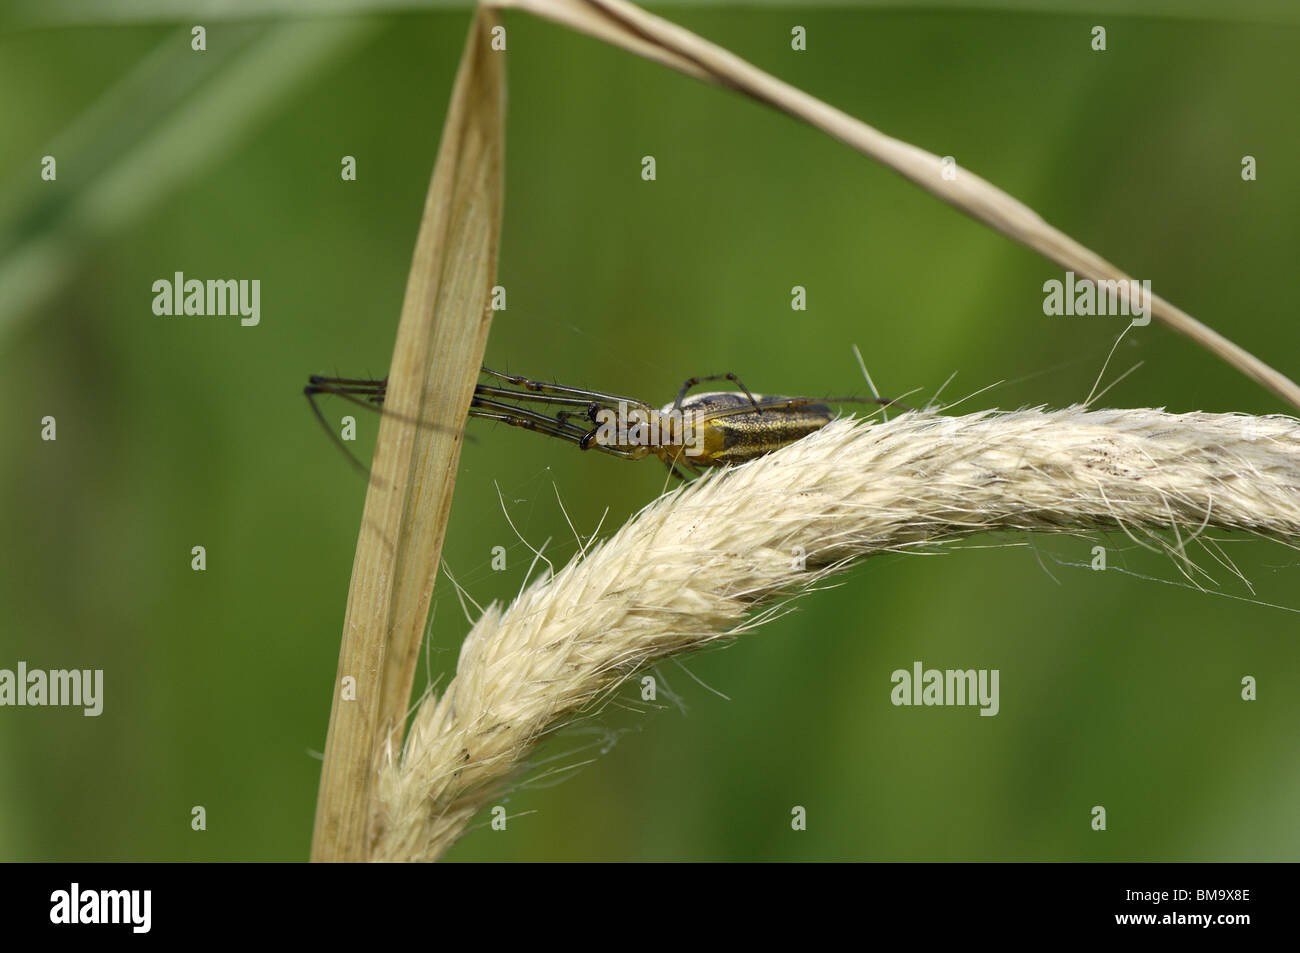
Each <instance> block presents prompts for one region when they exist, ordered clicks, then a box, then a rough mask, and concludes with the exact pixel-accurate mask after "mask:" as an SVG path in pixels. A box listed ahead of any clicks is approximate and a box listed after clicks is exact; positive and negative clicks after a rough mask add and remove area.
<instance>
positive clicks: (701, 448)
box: [303, 367, 911, 479]
mask: <svg viewBox="0 0 1300 953" xmlns="http://www.w3.org/2000/svg"><path fill="white" fill-rule="evenodd" d="M482 372H483V373H484V374H485V375H487V376H488V377H490V378H493V379H495V380H496V381H501V382H504V383H503V384H496V383H485V384H479V385H478V386H477V387H475V388H474V397H473V400H472V401H471V402H470V408H469V416H471V417H479V418H482V419H485V420H496V421H500V422H501V423H504V424H509V425H510V426H512V427H523V428H524V429H526V430H532V431H534V432H536V433H540V434H545V435H546V436H548V437H555V438H557V439H559V440H565V441H568V442H569V443H572V444H576V445H577V447H578V448H579V449H580V450H598V451H600V452H601V453H608V454H610V455H612V456H615V457H622V458H623V459H625V460H640V459H641V458H642V457H646V456H649V455H651V454H653V455H654V456H656V457H658V458H659V459H660V460H662V461H663V463H664V465H665V466H667V467H668V471H669V472H670V473H671V474H672V475H673V476H675V477H677V478H678V479H686V477H687V476H688V475H690V474H699V473H701V472H703V468H704V467H718V466H725V465H728V464H736V463H743V462H745V461H746V460H752V459H754V458H755V457H760V456H762V455H763V454H765V453H771V452H772V451H773V450H777V449H780V448H781V447H784V446H786V445H788V444H791V443H794V441H796V440H798V439H800V438H801V437H806V436H807V435H808V434H810V433H812V432H814V431H816V430H820V429H821V428H822V427H824V426H826V425H827V424H828V423H830V422H831V420H832V419H834V417H835V414H834V412H833V411H832V410H831V408H830V406H829V405H830V404H842V403H860V404H880V405H882V406H889V405H897V406H900V407H903V405H902V404H898V402H897V401H896V400H893V399H891V398H886V397H774V396H765V395H763V394H755V393H753V392H752V391H750V389H749V388H748V387H746V386H745V385H744V384H743V383H742V382H741V380H740V378H738V377H737V376H736V375H735V374H712V375H708V376H705V377H690V378H687V379H686V380H685V381H684V382H683V383H682V386H681V388H680V389H679V390H678V391H677V399H676V400H675V401H673V402H672V403H671V404H665V405H664V406H663V407H662V408H660V409H658V410H656V409H655V408H654V407H653V406H651V405H650V404H648V403H646V402H645V401H643V400H637V399H636V398H634V397H624V396H622V395H619V394H610V393H605V392H604V391H596V390H587V389H585V388H581V387H568V386H565V385H563V384H548V383H545V382H543V381H537V380H532V379H531V378H527V377H519V376H516V375H513V374H503V373H501V372H500V371H494V370H492V369H491V368H488V367H484V368H483V369H482ZM722 380H727V381H730V382H731V383H733V384H734V385H735V386H736V387H737V388H739V391H710V392H707V393H696V394H693V395H691V396H690V397H689V398H688V397H687V392H688V391H690V389H691V388H692V387H695V386H697V385H699V384H703V383H705V382H708V381H722ZM505 384H508V385H511V386H508V387H507V386H504V385H505ZM387 390H388V379H387V378H384V379H382V380H365V379H360V378H348V377H321V376H318V375H313V376H312V377H311V378H310V379H309V382H308V384H307V386H306V387H305V388H304V389H303V393H304V394H306V396H307V400H308V401H309V402H310V403H311V407H312V411H313V412H314V413H315V414H316V417H317V418H318V419H319V420H320V422H321V423H322V424H323V425H324V426H325V428H326V429H327V430H329V431H330V435H331V436H332V437H334V439H335V441H336V442H337V441H338V438H337V437H336V436H334V432H333V430H332V429H330V426H329V423H328V422H327V421H326V419H325V416H324V414H322V413H321V410H320V408H319V407H318V406H317V405H316V397H317V396H318V395H321V394H334V395H337V396H340V397H343V398H345V399H347V400H350V401H352V402H353V403H356V404H360V405H362V406H365V407H372V408H376V409H377V408H379V407H382V405H383V402H384V396H385V394H386V393H387ZM520 402H524V403H529V404H534V405H538V406H539V407H541V408H546V409H549V410H550V411H551V413H549V414H548V413H543V412H542V410H540V409H538V410H534V409H532V408H531V407H521V406H519V403H520ZM904 409H905V410H910V409H911V408H907V407H904ZM344 449H345V450H346V448H344ZM349 456H351V454H349ZM354 460H355V458H354ZM358 465H359V464H358Z"/></svg>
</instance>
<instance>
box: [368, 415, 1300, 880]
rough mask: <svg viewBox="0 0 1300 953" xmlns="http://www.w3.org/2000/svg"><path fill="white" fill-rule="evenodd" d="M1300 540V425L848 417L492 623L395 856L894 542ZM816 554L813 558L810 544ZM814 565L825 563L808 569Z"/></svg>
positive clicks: (407, 754)
mask: <svg viewBox="0 0 1300 953" xmlns="http://www.w3.org/2000/svg"><path fill="white" fill-rule="evenodd" d="M1211 526H1212V527H1218V528H1221V529H1228V530H1247V531H1253V532H1258V533H1264V534H1269V535H1273V536H1276V537H1281V538H1295V537H1297V536H1300V421H1297V420H1295V419H1293V418H1289V417H1246V416H1238V415H1228V414H1203V413H1195V414H1182V415H1174V414H1167V413H1163V412H1161V411H1158V410H1146V409H1139V410H1109V411H1089V410H1087V409H1086V408H1083V407H1072V408H1069V409H1066V410H1060V411H1054V412H1045V411H1041V410H1023V411H1016V412H1012V413H996V412H986V413H977V414H971V415H969V416H964V417H945V416H940V415H937V414H934V413H929V412H923V413H908V414H905V415H903V416H902V417H899V418H897V419H895V420H892V421H889V422H887V423H882V424H877V425H867V424H864V423H862V422H857V421H853V420H848V419H845V420H838V421H835V422H833V423H831V424H830V425H829V426H827V427H826V428H825V429H823V430H821V431H819V432H818V433H815V434H813V435H811V436H809V437H806V438H805V439H803V440H800V441H797V442H795V443H793V444H791V445H789V446H787V447H785V448H784V449H782V450H780V451H777V452H775V453H772V454H770V455H768V456H765V457H761V458H759V459H757V460H755V461H753V462H751V463H749V464H747V465H745V466H742V467H739V468H737V469H734V470H731V471H729V472H725V473H723V474H714V475H711V476H710V477H707V478H704V479H701V480H698V481H696V482H695V483H693V484H691V485H689V486H686V487H683V488H681V489H678V490H676V491H674V492H672V493H669V494H667V495H665V496H664V497H662V498H660V499H659V500H657V501H655V502H654V503H652V504H651V505H649V506H648V507H646V508H645V509H644V510H643V511H642V512H641V513H640V514H639V515H638V516H637V517H636V518H634V519H633V520H632V521H631V522H629V523H628V524H627V525H625V526H623V527H622V528H621V529H620V530H619V531H618V532H617V533H615V534H614V536H613V537H612V538H610V539H608V540H607V541H605V542H603V543H601V544H598V545H596V546H593V547H590V548H588V550H587V552H586V554H585V555H580V556H579V557H577V558H575V559H574V560H573V561H572V562H571V563H570V564H569V565H568V566H566V567H565V568H564V569H562V570H561V571H559V572H558V573H556V574H555V576H554V578H552V579H549V580H547V579H543V580H539V581H538V582H536V583H534V584H533V585H532V586H530V587H529V588H528V589H527V590H526V591H525V592H524V593H523V594H521V596H520V597H519V598H518V599H517V600H516V601H515V602H514V603H513V604H512V605H511V606H510V607H509V608H508V609H506V610H505V611H504V612H503V611H501V610H500V609H499V608H498V607H497V606H496V605H495V604H494V605H493V606H491V607H489V608H488V610H487V611H486V612H484V614H483V616H482V617H481V618H480V619H479V620H478V622H477V623H476V624H475V625H474V627H473V629H472V630H471V632H470V633H469V636H468V637H467V638H466V640H465V644H464V646H463V648H462V650H461V655H460V662H459V666H458V669H457V674H456V677H455V678H454V679H453V680H452V681H451V683H450V684H449V685H448V686H447V691H446V693H445V694H444V695H443V696H441V697H437V696H434V695H430V696H428V697H427V698H426V699H425V701H424V702H423V704H422V705H421V706H420V709H419V711H418V712H417V714H416V717H415V720H414V723H413V725H412V728H411V732H410V735H409V737H408V739H407V742H406V745H405V750H404V751H403V752H402V754H401V756H400V758H399V757H398V753H397V751H396V750H392V749H390V750H389V752H388V758H387V761H386V763H384V764H383V765H382V766H381V768H380V777H379V782H378V798H379V804H378V812H379V828H378V839H377V841H376V843H375V850H374V852H373V854H372V856H373V857H374V858H375V859H379V860H434V859H436V858H437V857H439V856H440V855H441V854H442V853H443V852H444V851H445V850H446V849H447V848H448V847H449V846H450V845H451V844H452V843H453V842H454V841H455V840H456V838H457V837H458V836H459V835H460V834H461V832H462V831H463V830H464V828H465V826H466V824H467V822H468V821H469V820H470V818H471V817H472V816H473V815H474V814H475V813H476V812H477V811H478V810H479V809H480V808H482V807H483V806H484V805H485V804H486V803H487V802H488V800H489V798H490V797H492V795H493V794H494V793H495V792H496V791H498V790H499V789H500V787H501V785H502V784H503V783H504V782H505V781H507V780H508V779H509V777H510V776H511V775H512V773H514V772H515V771H516V769H518V768H519V766H520V765H521V764H523V762H524V761H525V759H526V758H527V757H528V755H529V753H530V751H531V750H532V748H533V746H534V745H535V744H536V743H537V741H538V739H539V738H540V737H541V736H542V735H543V734H544V733H545V732H546V731H547V729H548V728H550V727H551V726H553V725H555V724H556V723H557V722H560V721H562V720H564V719H567V718H571V717H572V716H574V715H575V714H578V713H580V712H582V711H584V710H586V709H589V708H591V707H592V706H593V705H594V704H596V703H598V702H599V701H600V700H601V699H602V698H604V697H606V696H607V695H608V693H609V692H611V691H612V690H614V689H615V688H616V687H617V686H618V685H619V684H620V683H621V682H622V681H623V680H625V679H626V678H627V677H628V676H630V675H631V674H632V673H634V672H636V671H637V670H639V669H641V668H643V667H645V666H647V665H650V664H652V663H655V662H657V661H659V660H661V659H664V658H666V657H668V656H671V655H675V654H677V653H680V652H685V651H688V650H691V649H696V648H699V647H700V646H702V645H705V644H707V643H709V642H711V641H713V640H716V639H718V638H721V637H724V636H727V635H734V634H736V633H737V632H739V631H742V630H744V629H746V628H749V627H752V626H753V625H755V624H756V623H757V622H758V621H761V620H762V617H763V616H762V615H761V614H760V615H759V616H758V617H752V616H751V617H749V618H748V619H747V618H746V617H747V615H748V614H749V613H750V612H751V611H752V610H753V609H755V608H756V607H759V606H762V605H763V604H765V603H766V604H769V605H770V604H771V603H772V602H773V601H774V600H777V599H780V598H782V597H785V596H788V595H790V594H791V593H795V592H799V591H802V590H806V589H807V588H808V587H809V586H810V585H811V584H812V583H814V582H816V581H818V580H819V579H821V578H824V577H825V576H826V575H827V574H829V573H832V572H835V571H838V570H841V569H843V568H844V567H846V566H847V565H849V564H851V563H852V562H854V561H856V560H858V559H861V558H863V557H866V556H870V555H872V554H874V553H879V552H885V551H899V550H903V551H905V550H908V549H913V548H916V547H920V546H930V545H933V544H936V543H942V542H945V541H948V540H954V539H958V538H961V537H966V536H970V535H972V534H975V533H985V532H992V531H1025V532H1070V531H1081V530H1114V529H1117V528H1118V529H1123V530H1124V531H1126V532H1128V533H1130V534H1132V533H1135V532H1146V533H1150V532H1155V531H1160V530H1169V531H1172V534H1173V542H1170V543H1167V544H1166V545H1168V546H1169V547H1170V548H1171V549H1172V550H1174V551H1175V552H1176V553H1181V551H1182V547H1183V546H1184V545H1185V544H1186V542H1187V541H1188V539H1187V537H1188V536H1189V535H1190V536H1195V535H1196V534H1197V533H1199V532H1200V531H1201V530H1203V529H1205V528H1206V527H1211ZM801 553H802V554H806V555H805V556H804V558H803V559H802V560H801V559H800V558H799V556H800V554H801ZM803 567H806V568H803Z"/></svg>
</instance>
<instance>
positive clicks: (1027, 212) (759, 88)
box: [495, 0, 1300, 407]
mask: <svg viewBox="0 0 1300 953" xmlns="http://www.w3.org/2000/svg"><path fill="white" fill-rule="evenodd" d="M495 2H498V3H499V4H500V5H501V6H503V7H515V8H518V9H521V10H527V11H528V12H529V13H532V14H534V15H535V16H539V17H545V18H547V19H549V20H554V21H556V22H557V23H562V24H564V25H565V26H568V27H570V28H571V29H574V30H579V31H581V32H583V33H587V34H590V35H591V36H594V37H596V38H598V39H600V40H603V41H604V42H606V43H610V44H613V45H615V46H619V47H622V48H623V49H626V50H628V51H630V52H632V53H636V54H637V55H639V56H644V57H646V58H647V59H650V60H654V61H655V62H657V63H662V64H663V65H665V66H669V67H671V68H673V69H676V70H679V71H680V72H682V73H685V74H686V75H688V76H694V77H695V78H696V79H701V80H704V81H705V82H709V83H714V84H716V85H718V86H722V87H724V88H727V89H731V90H734V91H736V92H738V93H742V94H744V95H745V96H748V97H750V98H752V99H754V100H757V101H758V102H761V103H766V104H767V105H769V106H771V107H772V108H774V109H778V110H780V111H781V112H784V113H786V114H787V115H789V116H791V117H793V118H795V119H799V120H802V121H803V122H806V123H808V124H809V125H810V126H813V127H814V128H816V129H820V130H821V131H822V132H825V133H826V134H827V135H830V136H833V137H834V138H836V139H839V140H840V141H841V142H843V143H845V144H846V145H848V146H850V147H851V148H853V149H856V150H857V151H859V152H861V153H862V154H863V155H866V156H869V157H871V158H872V159H875V160H876V161H878V162H880V163H881V164H883V165H885V166H887V167H889V168H891V169H893V170H894V171H895V172H897V173H899V174H900V175H902V176H904V177H905V178H908V179H910V180H911V181H913V182H915V183H916V184H917V185H919V186H920V187H921V188H923V189H925V190H926V191H928V192H930V193H931V194H933V195H935V196H936V197H938V198H940V199H942V200H943V201H945V202H947V203H949V204H950V205H952V206H953V207H955V208H958V209H960V210H961V211H963V212H965V213H966V214H967V215H970V216H971V217H972V218H975V219H978V220H979V221H981V222H983V223H985V224H986V225H988V226H990V227H991V228H994V229H996V230H997V231H999V232H1001V233H1002V234H1004V235H1006V236H1007V237H1008V238H1012V239H1014V240H1015V241H1018V242H1020V243H1021V244H1023V245H1025V246H1026V247H1028V248H1032V249H1033V250H1034V251H1036V252H1038V253H1039V254H1040V255H1043V256H1044V257H1045V258H1047V259H1049V260H1051V261H1053V262H1055V263H1056V264H1058V265H1060V266H1061V267H1062V268H1065V269H1067V270H1071V271H1074V272H1075V273H1076V274H1077V275H1078V276H1079V277H1080V278H1089V279H1092V280H1094V281H1129V280H1130V279H1131V277H1132V276H1130V275H1129V274H1127V273H1126V272H1124V271H1123V270H1121V269H1120V268H1118V267H1117V266H1115V265H1113V264H1112V263H1111V262H1109V261H1107V260H1106V259H1105V258H1103V257H1102V256H1101V255H1098V254H1097V253H1096V252H1094V251H1093V250H1092V249H1090V248H1087V247H1086V246H1084V245H1083V244H1082V243H1080V242H1077V241H1075V240H1074V239H1073V238H1071V237H1070V236H1069V235H1067V234H1065V232H1063V231H1061V230H1060V229H1058V228H1055V227H1053V226H1052V225H1049V224H1048V223H1047V222H1046V221H1044V220H1043V219H1042V218H1041V217H1040V216H1039V215H1038V213H1037V212H1035V211H1034V210H1033V209H1031V208H1029V207H1028V206H1027V205H1025V204H1024V203H1022V202H1020V201H1018V200H1017V199H1015V198H1013V197H1012V196H1010V195H1008V194H1007V193H1006V192H1004V191H1002V190H1001V189H999V188H998V187H997V186H995V185H993V184H992V183H990V182H987V181H985V180H984V179H982V178H980V177H979V176H978V175H976V174H975V173H973V172H970V171H968V170H967V169H964V168H963V169H955V168H954V169H950V170H949V171H948V174H945V169H944V164H943V160H942V159H941V158H940V157H939V156H937V155H934V154H933V153H930V152H927V151H926V150H924V149H921V148H919V147H918V146H914V145H912V144H911V143H909V142H904V141H903V140H901V139H895V138H894V137H893V136H889V135H886V134H885V133H883V132H881V131H880V130H878V129H875V128H873V127H872V126H869V125H867V124H866V123H865V122H862V121H861V120H859V119H855V118H854V117H852V116H850V115H849V114H848V113H845V112H843V111H841V110H839V109H836V108H835V107H834V106H831V105H829V104H828V103H825V102H823V101H822V100H820V99H818V98H817V97H815V96H812V95H809V94H808V93H805V92H804V91H803V90H801V89H798V88H796V87H794V86H791V85H790V84H789V83H785V82H782V81H781V80H779V79H777V78H776V77H775V76H773V75H771V74H770V73H766V72H764V71H763V70H761V69H759V68H758V67H757V66H754V65H753V64H752V63H749V62H746V61H745V60H743V59H741V58H740V57H739V56H737V55H735V54H734V53H732V52H730V51H729V50H726V49H723V48H722V47H720V46H718V45H717V44H715V43H710V42H709V41H708V40H706V39H704V38H703V37H701V36H697V35H696V34H694V33H692V32H691V31H690V30H687V29H685V28H683V27H680V26H678V25H677V24H675V23H671V22H669V21H668V20H665V19H663V18H661V17H657V16H655V15H654V14H652V13H648V12H646V11H645V10H642V9H641V8H640V7H638V6H636V4H633V3H629V2H628V0H495ZM1150 308H1151V315H1152V316H1153V317H1154V318H1156V320H1158V321H1162V322H1163V323H1164V324H1166V325H1167V326H1168V327H1170V328H1172V329H1173V330H1175V331H1177V332H1178V333H1179V334H1183V335H1186V336H1187V337H1189V338H1191V339H1192V340H1193V341H1195V342H1196V343H1197V344H1199V345H1200V346H1201V347H1204V348H1205V349H1206V350H1208V351H1210V352H1211V353H1213V354H1216V355H1218V356H1219V357H1220V358H1221V359H1222V360H1224V361H1226V362H1227V363H1228V364H1230V365H1232V366H1233V367H1235V368H1237V370H1239V371H1241V372H1242V373H1243V374H1246V375H1247V376H1248V377H1251V378H1253V379H1254V380H1256V381H1257V382H1259V383H1260V384H1262V385H1263V386H1264V387H1267V388H1268V389H1269V390H1271V391H1273V393H1275V394H1277V395H1278V396H1279V397H1281V398H1282V399H1283V400H1286V401H1287V402H1288V403H1290V404H1291V405H1292V406H1293V407H1300V385H1297V384H1296V383H1295V381H1293V380H1291V379H1290V378H1289V377H1287V376H1286V375H1285V374H1283V373H1281V372H1280V371H1278V370H1276V369H1274V368H1273V367H1270V366H1269V365H1268V364H1266V363H1265V362H1264V361H1262V360H1260V359H1259V358H1258V357H1256V356H1255V355H1253V354H1251V353H1250V352H1249V351H1247V350H1245V349H1244V348H1242V347H1241V346H1239V345H1237V344H1235V343H1233V342H1232V341H1230V340H1228V339H1227V338H1225V337H1224V336H1223V335H1221V334H1219V333H1218V332H1217V331H1215V330H1214V329H1213V328H1211V327H1209V326H1207V325H1205V324H1202V323H1201V322H1200V321H1198V320H1196V319H1195V318H1194V317H1192V316H1191V315H1190V314H1188V313H1187V312H1186V311H1183V310H1182V309H1181V308H1179V307H1178V306H1177V305H1175V304H1173V303H1172V302H1170V301H1167V300H1165V299H1164V298H1162V297H1160V296H1159V295H1156V294H1152V295H1150Z"/></svg>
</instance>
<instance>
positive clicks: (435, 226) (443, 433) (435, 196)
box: [312, 9, 505, 860]
mask: <svg viewBox="0 0 1300 953" xmlns="http://www.w3.org/2000/svg"><path fill="white" fill-rule="evenodd" d="M495 26H497V19H496V15H495V13H494V12H493V11H491V10H487V9H479V10H478V11H477V12H476V13H475V16H474V22H473V23H472V24H471V26H470V31H469V37H468V39H467V40H466V44H465V53H464V55H463V56H462V58H461V62H460V70H459V72H458V73H457V75H456V85H455V88H454V89H453V91H452V98H451V106H450V108H449V109H448V112H447V119H446V122H445V123H444V125H443V132H442V143H441V145H440V146H439V150H438V161H437V165H436V166H435V167H434V172H433V178H432V180H431V181H430V183H429V191H428V193H427V195H426V198H425V205H424V214H423V217H422V218H421V221H420V231H419V235H418V237H417V239H416V244H415V252H414V254H413V255H412V258H411V270H410V275H409V277H408V279H407V285H406V297H405V299H404V300H403V302H402V319H401V323H400V324H399V326H398V329H397V341H396V343H395V344H394V347H393V362H392V365H391V367H390V369H389V382H388V393H387V395H386V400H385V404H386V407H387V408H389V409H391V410H392V411H393V413H391V414H386V415H385V416H384V418H383V422H382V423H381V424H380V427H379V437H378V439H377V440H376V443H375V458H374V466H373V468H372V471H371V472H372V475H373V478H372V480H371V483H370V490H369V493H368V494H367V495H366V508H365V514H364V516H363V517H362V521H361V532H360V534H359V537H358V539H357V551H356V556H355V558H354V560H353V564H352V584H351V587H350V588H349V590H348V608H347V616H346V618H345V619H344V622H343V643H342V648H341V650H340V652H339V667H338V678H337V682H336V685H335V693H334V703H333V708H332V709H331V711H330V728H329V736H328V738H327V740H326V746H325V763H324V766H323V767H322V770H321V783H320V796H319V798H318V800H317V804H316V828H315V833H314V836H313V840H312V859H313V860H365V859H366V858H367V857H368V856H369V849H370V844H371V842H372V828H373V822H374V821H375V820H376V818H375V816H374V814H373V812H372V808H373V806H374V804H375V797H374V783H375V768H376V764H377V762H378V756H379V754H380V752H382V751H384V750H386V747H387V745H388V744H389V736H390V735H391V734H392V733H394V732H400V730H401V728H402V726H403V723H404V716H405V714H406V711H407V706H408V701H409V700H410V697H411V685H412V682H413V681H414V679H415V667H416V660H417V659H418V658H419V651H420V638H421V636H422V635H423V634H424V627H425V621H426V619H427V618H428V615H429V598H430V595H431V593H432V592H433V584H434V580H435V579H436V578H437V573H438V558H439V556H440V554H441V550H442V541H443V535H444V533H445V531H446V526H447V515H448V512H449V511H450V509H451V497H452V491H453V489H454V487H455V483H456V465H457V463H458V461H459V459H460V440H461V429H462V427H463V425H464V422H465V414H466V412H467V411H468V409H469V404H470V398H471V396H472V395H473V393H474V384H475V381H476V380H477V379H478V371H479V366H480V365H481V364H482V361H483V350H484V348H485V347H486V345H487V333H488V327H489V325H490V323H491V317H492V312H491V308H490V306H489V302H490V300H491V288H492V285H493V283H494V282H495V280H496V266H497V250H498V247H499V245H500V233H501V209H502V195H503V191H504V187H503V183H502V175H503V172H502V170H503V167H504V161H503V156H504V144H503V129H504V119H505V75H504V66H503V58H502V57H501V56H500V55H498V54H496V53H494V52H492V51H491V49H490V46H489V38H490V34H491V30H492V28H493V27H495ZM416 420H420V421H427V422H429V423H430V424H431V426H416V425H415V424H414V423H413V421H416ZM348 683H351V686H352V687H351V689H348V688H346V687H345V686H346V685H347V684H348Z"/></svg>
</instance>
